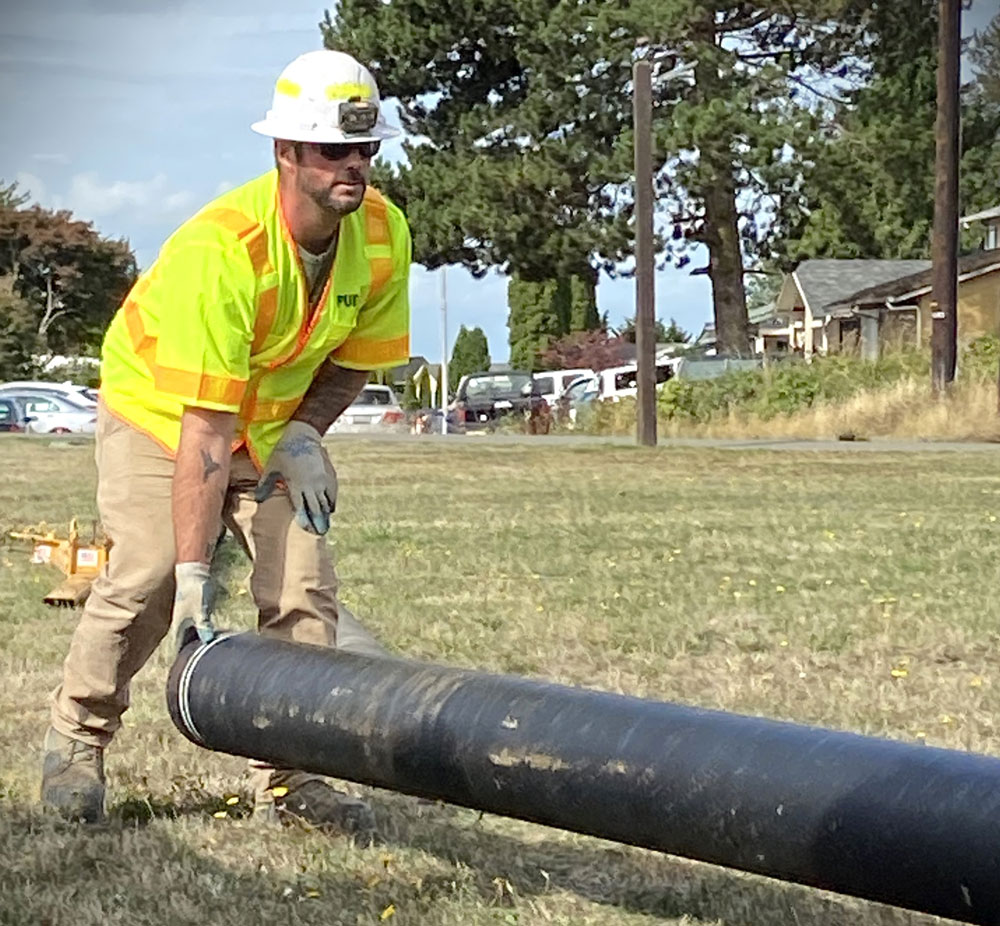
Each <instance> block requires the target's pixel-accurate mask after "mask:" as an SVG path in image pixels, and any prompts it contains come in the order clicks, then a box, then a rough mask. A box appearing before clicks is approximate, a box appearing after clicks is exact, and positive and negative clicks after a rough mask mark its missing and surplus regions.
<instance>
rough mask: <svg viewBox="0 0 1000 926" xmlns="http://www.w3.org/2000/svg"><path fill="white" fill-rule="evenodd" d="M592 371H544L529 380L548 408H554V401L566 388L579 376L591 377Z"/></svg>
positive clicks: (582, 369)
mask: <svg viewBox="0 0 1000 926" xmlns="http://www.w3.org/2000/svg"><path fill="white" fill-rule="evenodd" d="M593 375H594V371H593V370H589V369H586V368H581V369H579V370H545V371H544V372H542V373H535V374H533V375H532V377H531V379H532V381H533V382H534V383H535V389H536V390H537V391H538V393H540V394H541V396H542V398H543V399H545V401H546V402H547V403H548V405H549V408H554V407H555V404H556V399H558V398H559V396H561V395H562V394H563V392H564V390H565V389H566V387H567V386H568V385H569V384H570V383H571V382H573V380H575V379H579V378H580V377H581V376H593Z"/></svg>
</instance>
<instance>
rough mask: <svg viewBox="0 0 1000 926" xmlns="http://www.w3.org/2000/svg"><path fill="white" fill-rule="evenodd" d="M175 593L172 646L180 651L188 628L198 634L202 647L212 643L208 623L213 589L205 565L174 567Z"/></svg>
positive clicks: (212, 634) (211, 625) (178, 565)
mask: <svg viewBox="0 0 1000 926" xmlns="http://www.w3.org/2000/svg"><path fill="white" fill-rule="evenodd" d="M174 578H175V580H176V582H177V591H176V593H175V595H174V615H173V621H172V625H173V628H174V642H175V643H176V645H177V647H178V648H180V646H181V643H182V642H183V639H184V634H185V633H186V631H187V630H188V628H189V627H192V626H193V627H194V629H195V630H196V631H197V632H198V639H200V640H201V642H202V643H209V642H211V641H212V640H213V639H215V625H214V624H213V623H212V605H213V599H214V594H213V592H214V589H213V586H212V576H211V574H210V572H209V567H208V564H207V563H178V564H177V565H176V566H174Z"/></svg>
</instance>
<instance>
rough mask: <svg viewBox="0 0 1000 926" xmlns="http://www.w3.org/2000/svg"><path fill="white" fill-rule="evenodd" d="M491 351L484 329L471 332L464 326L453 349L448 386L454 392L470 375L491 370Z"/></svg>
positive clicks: (460, 329)
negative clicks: (460, 382)
mask: <svg viewBox="0 0 1000 926" xmlns="http://www.w3.org/2000/svg"><path fill="white" fill-rule="evenodd" d="M491 362H492V361H491V360H490V349H489V344H488V343H487V341H486V334H485V332H484V331H483V329H482V328H473V329H472V330H471V331H470V330H469V329H468V328H466V327H465V325H462V327H461V328H459V329H458V335H457V336H456V337H455V346H454V347H453V348H452V349H451V361H450V362H449V364H448V385H449V386H450V387H451V389H452V391H454V390H455V389H457V388H458V382H459V380H460V379H461V378H462V377H463V376H465V375H467V374H469V373H480V372H482V371H483V370H488V369H489V368H490V363H491Z"/></svg>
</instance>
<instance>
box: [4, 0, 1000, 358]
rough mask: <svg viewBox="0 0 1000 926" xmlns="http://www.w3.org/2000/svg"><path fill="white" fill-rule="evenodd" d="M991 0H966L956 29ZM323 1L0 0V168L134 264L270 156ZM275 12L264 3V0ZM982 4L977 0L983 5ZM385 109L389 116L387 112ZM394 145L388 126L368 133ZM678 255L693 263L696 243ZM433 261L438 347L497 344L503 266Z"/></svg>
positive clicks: (427, 276) (665, 293) (610, 305)
mask: <svg viewBox="0 0 1000 926" xmlns="http://www.w3.org/2000/svg"><path fill="white" fill-rule="evenodd" d="M998 4H1000V0H976V3H975V4H974V6H973V9H972V11H971V12H970V13H967V14H966V24H965V29H963V32H966V33H968V32H969V31H970V29H972V28H975V27H976V26H977V25H978V26H982V25H985V23H986V22H987V21H988V20H989V18H990V13H991V12H995V11H996V9H997V7H998ZM328 6H329V5H328V4H324V3H321V2H315V3H314V2H310V0H283V2H282V3H281V4H275V3H273V2H271V0H212V2H211V3H204V2H201V3H199V2H197V0H9V2H8V3H6V4H5V5H4V15H3V18H2V20H0V80H2V82H3V86H4V89H5V92H4V93H3V96H2V102H0V117H2V122H0V124H2V125H3V128H4V130H3V133H2V134H0V180H2V181H3V182H8V183H9V182H10V181H12V180H16V181H17V182H18V184H19V186H20V188H21V190H23V191H25V192H28V193H30V194H31V196H32V198H33V200H35V201H37V202H39V203H41V204H42V205H43V206H47V207H50V208H62V209H70V210H71V211H72V212H73V213H74V215H75V216H76V217H77V218H81V219H86V220H89V221H92V222H93V223H94V225H95V227H96V228H97V229H98V230H99V231H100V232H101V233H102V234H104V235H107V236H110V237H125V238H127V239H128V240H129V242H130V244H131V246H132V248H133V249H134V251H135V253H136V256H137V258H138V261H139V265H140V267H146V266H148V265H149V264H150V263H152V261H153V260H154V258H155V257H156V253H157V251H158V249H159V246H160V244H161V243H162V242H163V241H164V240H165V239H166V238H167V236H168V235H169V234H170V233H171V232H172V231H173V230H174V229H175V228H176V227H177V226H178V225H179V224H180V223H181V222H183V221H184V220H185V219H186V218H187V217H188V216H190V215H192V214H193V213H194V212H195V211H197V210H198V209H199V208H200V207H201V206H202V205H204V204H205V203H206V202H208V201H209V200H211V199H213V198H214V197H215V196H217V195H219V194H220V193H222V192H223V191H225V190H227V189H230V188H231V187H234V186H238V185H239V184H241V183H243V182H245V181H247V180H249V179H251V178H253V177H255V176H257V175H258V174H260V173H262V172H264V171H265V170H268V169H269V168H270V167H271V165H272V154H271V146H270V142H269V140H268V139H266V138H263V137H262V136H259V135H256V134H255V133H253V132H251V131H250V128H249V126H250V123H251V122H254V121H256V120H257V119H259V118H261V117H262V116H263V115H264V113H265V111H266V110H267V109H268V107H269V106H270V101H271V95H272V92H273V88H274V82H275V80H276V79H277V76H278V74H279V73H280V72H281V70H282V68H283V67H284V66H285V65H286V64H288V63H289V62H290V61H291V60H292V59H294V58H295V57H297V56H298V55H300V54H302V53H303V52H306V51H311V50H313V49H316V48H320V47H322V42H321V37H320V31H319V25H318V24H319V22H320V21H321V20H322V18H323V14H324V11H325V10H326V9H327V8H328ZM279 7H280V9H281V12H280V13H279V12H276V9H277V8H279ZM987 8H988V9H987ZM390 121H392V116H390ZM383 154H384V156H385V157H387V158H389V159H390V160H398V159H399V158H400V157H401V156H402V149H401V148H400V146H399V142H398V141H392V142H387V143H385V144H384V145H383ZM693 263H694V264H695V265H696V264H698V263H704V260H699V259H698V258H697V257H695V260H694V261H693ZM446 275H447V286H446V292H447V309H448V345H449V346H448V351H449V354H450V352H451V346H452V345H453V344H454V338H455V334H456V332H457V331H458V328H459V326H460V325H465V326H467V327H475V326H479V327H481V328H482V329H483V330H484V331H485V332H486V335H487V339H488V341H489V347H490V353H491V355H492V357H493V359H494V360H495V361H503V360H506V359H507V356H508V352H509V347H508V343H507V335H508V332H507V325H506V322H507V304H506V287H507V281H506V278H505V277H503V276H502V275H500V274H497V273H490V274H488V275H487V276H486V277H485V278H483V279H480V280H475V279H473V278H472V277H471V275H470V274H468V273H467V272H466V271H465V270H463V269H462V268H460V267H449V268H447V270H446ZM410 299H411V308H412V316H413V320H412V328H411V333H412V338H411V350H412V352H413V353H414V354H422V355H424V356H425V357H427V358H428V359H430V360H432V361H437V360H438V359H440V356H441V342H442V338H441V271H435V272H433V273H431V272H428V271H425V270H424V269H423V268H422V267H420V266H419V265H415V266H414V268H413V272H412V275H411V284H410ZM597 300H598V309H599V311H600V312H602V313H607V315H608V318H609V321H610V323H611V325H612V326H614V325H617V324H620V323H621V322H622V321H623V320H624V318H625V317H626V316H629V315H632V314H634V305H635V282H634V280H632V279H628V278H619V279H614V280H612V279H609V278H608V277H606V276H602V278H601V282H600V283H599V285H598V292H597ZM711 306H712V303H711V286H710V283H709V281H708V279H707V277H705V276H697V277H692V276H691V275H690V273H689V271H688V270H683V271H681V270H675V269H666V270H661V271H659V272H658V273H657V279H656V313H657V317H659V318H661V319H662V320H664V321H665V322H666V321H668V320H669V319H670V318H675V319H676V320H677V322H678V324H680V325H681V326H682V327H683V328H685V329H687V330H688V331H692V332H694V333H696V334H697V333H698V332H699V331H700V330H701V327H702V325H703V324H704V323H705V322H707V321H709V320H710V319H711V314H712V307H711Z"/></svg>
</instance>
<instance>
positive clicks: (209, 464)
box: [201, 450, 222, 482]
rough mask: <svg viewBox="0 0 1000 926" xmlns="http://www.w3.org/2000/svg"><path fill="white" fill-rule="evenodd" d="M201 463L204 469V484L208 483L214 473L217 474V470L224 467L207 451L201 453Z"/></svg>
mask: <svg viewBox="0 0 1000 926" xmlns="http://www.w3.org/2000/svg"><path fill="white" fill-rule="evenodd" d="M201 463H202V466H203V467H204V474H203V475H202V482H208V479H209V477H210V476H211V475H212V473H214V472H216V470H220V469H222V465H221V464H219V463H216V462H215V460H213V459H212V454H210V453H209V452H208V451H207V450H202V451H201Z"/></svg>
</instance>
